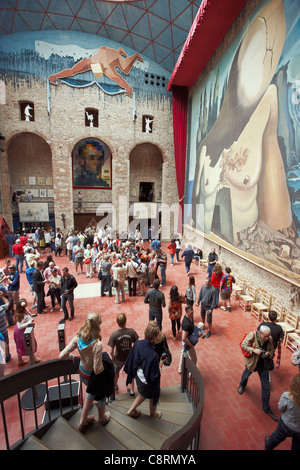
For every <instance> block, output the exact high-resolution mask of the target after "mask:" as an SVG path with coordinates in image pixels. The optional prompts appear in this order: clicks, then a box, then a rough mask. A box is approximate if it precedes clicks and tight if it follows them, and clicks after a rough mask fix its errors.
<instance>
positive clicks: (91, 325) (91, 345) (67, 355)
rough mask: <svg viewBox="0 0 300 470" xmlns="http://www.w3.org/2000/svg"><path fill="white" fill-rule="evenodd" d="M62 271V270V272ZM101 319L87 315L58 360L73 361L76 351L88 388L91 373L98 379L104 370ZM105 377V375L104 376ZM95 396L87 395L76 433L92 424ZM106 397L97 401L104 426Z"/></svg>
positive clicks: (100, 419) (105, 421)
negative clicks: (91, 413) (91, 412)
mask: <svg viewBox="0 0 300 470" xmlns="http://www.w3.org/2000/svg"><path fill="white" fill-rule="evenodd" d="M63 271H64V270H63ZM74 281H75V282H76V280H75V278H74ZM101 323H102V318H101V316H100V315H99V314H98V313H89V314H88V316H87V319H86V321H85V323H84V324H83V326H82V327H81V328H80V330H79V331H78V333H77V335H76V336H75V337H74V338H73V339H72V340H71V342H70V343H69V344H68V346H66V347H65V349H64V350H63V351H61V353H60V355H59V359H61V360H67V359H73V354H72V351H74V350H75V349H77V350H78V351H79V354H80V363H79V375H80V380H81V381H82V382H83V383H84V384H85V385H86V386H87V387H88V384H89V379H90V378H91V376H92V373H94V374H95V376H96V377H98V376H99V375H101V374H104V372H105V369H104V365H103V356H102V349H103V348H102V343H101V336H100V325H101ZM104 377H105V374H104ZM94 399H95V395H93V394H91V393H87V395H86V397H85V400H84V404H83V408H82V413H81V417H80V421H79V425H78V427H77V429H78V431H80V432H82V431H84V429H86V427H87V426H89V425H90V424H92V422H93V421H94V416H93V415H89V411H90V409H91V407H92V405H93V402H94ZM105 407H106V397H105V396H103V398H101V399H99V400H98V399H97V409H98V422H99V424H101V425H102V426H105V425H106V424H107V423H108V422H109V421H110V414H109V413H105Z"/></svg>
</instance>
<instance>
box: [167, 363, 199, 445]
mask: <svg viewBox="0 0 300 470" xmlns="http://www.w3.org/2000/svg"><path fill="white" fill-rule="evenodd" d="M181 391H182V392H186V393H187V395H188V397H189V399H190V401H191V403H192V405H193V409H194V414H193V416H192V417H191V418H190V419H189V421H188V422H187V423H186V425H185V426H184V427H183V428H182V429H180V430H179V431H177V432H176V433H175V434H173V435H172V436H170V437H168V439H166V440H165V441H164V443H163V445H162V446H161V448H160V449H161V450H199V448H200V431H201V421H202V415H203V405H204V384H203V380H202V377H201V374H200V372H199V370H198V368H197V366H196V365H195V364H194V363H193V362H192V361H191V360H190V359H188V358H183V364H182V374H181Z"/></svg>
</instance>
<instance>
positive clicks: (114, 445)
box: [68, 405, 126, 450]
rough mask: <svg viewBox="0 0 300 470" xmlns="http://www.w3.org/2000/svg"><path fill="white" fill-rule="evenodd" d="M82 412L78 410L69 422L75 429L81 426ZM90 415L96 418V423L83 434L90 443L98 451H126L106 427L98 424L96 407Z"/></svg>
mask: <svg viewBox="0 0 300 470" xmlns="http://www.w3.org/2000/svg"><path fill="white" fill-rule="evenodd" d="M81 413H82V410H78V412H77V413H75V414H74V415H73V416H72V417H71V418H70V419H69V420H68V421H69V423H70V424H71V425H72V426H74V427H75V428H76V427H77V426H78V424H79V420H80V416H81ZM89 414H93V415H94V416H95V422H94V423H93V424H91V425H90V426H88V427H87V428H86V429H85V430H84V432H83V433H82V434H83V435H84V436H85V437H86V439H88V441H89V442H90V443H91V444H92V445H93V446H95V447H96V448H97V449H98V450H126V447H124V446H123V445H122V444H121V443H120V442H119V441H117V440H116V439H115V438H114V436H112V435H111V434H110V433H109V432H107V431H106V426H105V427H103V426H101V425H100V424H98V423H97V419H98V410H97V407H96V405H94V406H93V407H92V408H91V411H90V413H89Z"/></svg>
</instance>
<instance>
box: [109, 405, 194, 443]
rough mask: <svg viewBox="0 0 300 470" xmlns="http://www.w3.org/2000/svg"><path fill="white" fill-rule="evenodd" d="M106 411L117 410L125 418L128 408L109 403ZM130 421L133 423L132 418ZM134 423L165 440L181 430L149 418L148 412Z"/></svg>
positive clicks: (161, 420) (162, 420)
mask: <svg viewBox="0 0 300 470" xmlns="http://www.w3.org/2000/svg"><path fill="white" fill-rule="evenodd" d="M108 409H109V411H111V409H114V410H117V411H119V412H120V413H122V414H124V415H125V416H127V415H126V413H127V411H128V408H127V407H126V408H125V407H122V406H119V404H118V403H116V402H113V403H110V404H109V408H108ZM189 417H190V416H189ZM130 419H131V420H132V421H133V419H132V418H130ZM135 421H138V422H139V423H141V424H143V425H144V426H147V428H149V429H151V430H152V432H153V431H154V432H159V433H160V434H163V435H164V436H165V438H167V437H169V436H171V435H172V434H174V433H175V432H177V431H179V430H180V429H181V426H179V425H177V424H174V423H170V422H167V421H165V420H164V419H153V418H151V416H150V415H149V411H148V414H144V413H142V414H141V416H139V418H138V419H137V420H135Z"/></svg>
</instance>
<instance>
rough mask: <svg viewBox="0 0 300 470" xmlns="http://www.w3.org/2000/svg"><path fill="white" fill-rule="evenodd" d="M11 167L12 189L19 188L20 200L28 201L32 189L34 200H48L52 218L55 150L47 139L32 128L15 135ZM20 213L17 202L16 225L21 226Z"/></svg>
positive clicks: (10, 147) (9, 151) (9, 154)
mask: <svg viewBox="0 0 300 470" xmlns="http://www.w3.org/2000/svg"><path fill="white" fill-rule="evenodd" d="M7 168H8V180H9V184H8V185H9V187H10V192H11V193H14V192H19V198H18V199H19V202H28V194H29V192H30V193H31V194H32V195H33V201H35V202H48V203H49V213H50V220H51V216H52V215H53V180H52V175H53V171H52V152H51V148H50V145H49V144H48V143H47V142H46V140H45V139H44V138H43V137H41V136H40V135H38V134H35V133H31V132H21V133H19V134H16V135H15V136H13V137H12V138H11V139H10V140H9V142H8V144H7ZM20 192H21V194H20ZM18 216H19V208H18V206H17V205H14V206H12V218H13V219H14V224H13V225H14V229H17V228H18V224H19V222H18ZM36 222H39V221H36Z"/></svg>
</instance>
